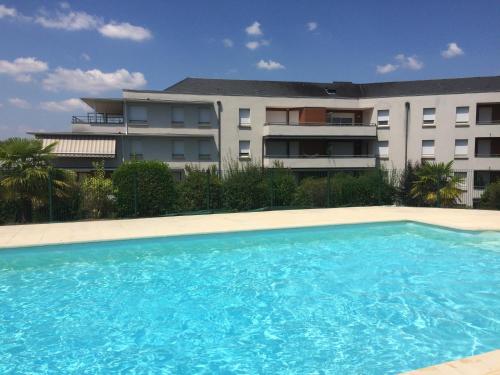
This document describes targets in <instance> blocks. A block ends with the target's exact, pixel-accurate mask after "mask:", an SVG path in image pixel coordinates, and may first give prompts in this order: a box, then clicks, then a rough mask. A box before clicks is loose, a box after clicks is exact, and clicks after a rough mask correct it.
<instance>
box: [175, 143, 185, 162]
mask: <svg viewBox="0 0 500 375" xmlns="http://www.w3.org/2000/svg"><path fill="white" fill-rule="evenodd" d="M178 145H182V147H177V146H178ZM177 148H179V149H180V148H182V153H180V152H176V151H180V150H176V149H177ZM185 153H186V145H185V144H184V141H183V140H180V139H179V140H177V139H175V140H174V141H173V142H172V159H184V158H185Z"/></svg>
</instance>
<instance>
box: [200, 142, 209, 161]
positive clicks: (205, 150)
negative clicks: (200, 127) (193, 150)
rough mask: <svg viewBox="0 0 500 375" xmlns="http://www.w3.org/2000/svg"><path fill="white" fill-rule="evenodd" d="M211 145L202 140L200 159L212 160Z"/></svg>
mask: <svg viewBox="0 0 500 375" xmlns="http://www.w3.org/2000/svg"><path fill="white" fill-rule="evenodd" d="M210 146H211V144H210V141H208V140H202V141H199V142H198V157H199V158H200V159H203V160H208V159H210V158H211V152H210V150H211V147H210Z"/></svg>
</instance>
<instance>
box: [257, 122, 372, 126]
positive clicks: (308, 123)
mask: <svg viewBox="0 0 500 375" xmlns="http://www.w3.org/2000/svg"><path fill="white" fill-rule="evenodd" d="M264 125H265V126H270V125H286V126H342V127H349V126H376V125H377V124H375V123H340V122H295V123H286V122H265V123H264Z"/></svg>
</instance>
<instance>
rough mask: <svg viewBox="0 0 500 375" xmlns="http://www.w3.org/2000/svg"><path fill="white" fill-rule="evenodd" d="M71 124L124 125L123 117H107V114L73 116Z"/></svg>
mask: <svg viewBox="0 0 500 375" xmlns="http://www.w3.org/2000/svg"><path fill="white" fill-rule="evenodd" d="M71 123H72V124H105V125H121V124H123V123H124V121H123V115H109V114H107V113H88V114H87V115H84V116H73V117H72V118H71Z"/></svg>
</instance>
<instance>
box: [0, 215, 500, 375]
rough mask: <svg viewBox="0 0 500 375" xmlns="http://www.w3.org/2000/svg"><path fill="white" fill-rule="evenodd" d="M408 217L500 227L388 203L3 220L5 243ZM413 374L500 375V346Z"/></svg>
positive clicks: (491, 221)
mask: <svg viewBox="0 0 500 375" xmlns="http://www.w3.org/2000/svg"><path fill="white" fill-rule="evenodd" d="M405 220H406V221H415V222H420V223H425V224H432V225H439V226H443V227H448V228H452V229H462V230H480V231H491V230H495V231H500V211H484V210H467V209H440V208H413V207H388V206H386V207H349V208H328V209H309V210H288V211H285V210H284V211H265V212H242V213H229V214H213V215H193V216H171V217H157V218H144V219H122V220H96V221H79V222H70V223H52V224H29V225H7V226H0V248H12V247H19V246H36V245H49V244H63V243H73V242H89V241H105V240H119V239H132V238H143V237H155V236H175V235H186V234H202V233H221V232H232V231H245V230H262V229H280V228H283V229H284V228H294V227H307V226H319V225H335V224H357V223H373V222H388V221H405ZM407 374H412V375H424V374H435V375H445V374H449V375H452V374H455V375H469V374H470V375H472V374H474V375H486V374H488V375H493V374H497V375H500V350H497V351H494V352H490V353H485V354H482V355H479V356H474V357H469V358H464V359H460V360H457V361H453V362H448V363H444V364H441V365H436V366H432V367H428V368H424V369H420V370H415V371H412V372H409V373H407Z"/></svg>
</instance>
